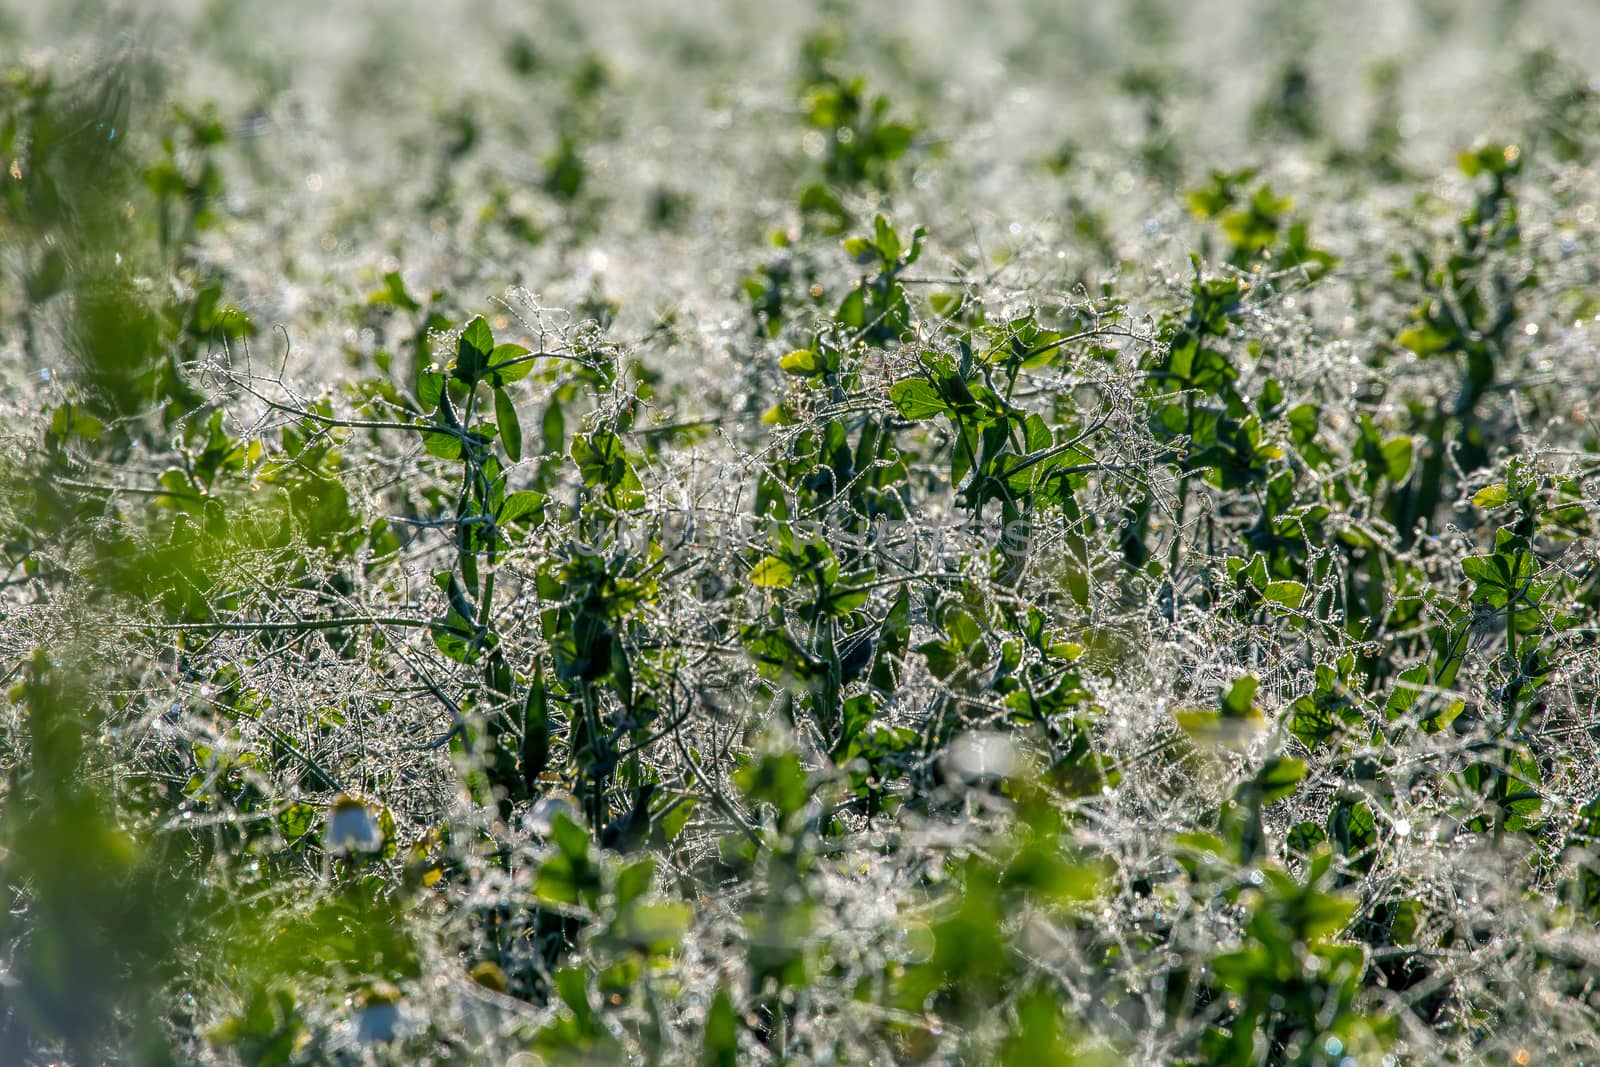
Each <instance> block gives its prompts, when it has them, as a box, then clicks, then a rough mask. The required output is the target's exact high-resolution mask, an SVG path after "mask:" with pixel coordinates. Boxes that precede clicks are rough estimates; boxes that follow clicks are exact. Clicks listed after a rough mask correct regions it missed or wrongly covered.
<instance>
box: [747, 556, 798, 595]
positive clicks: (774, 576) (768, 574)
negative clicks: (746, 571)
mask: <svg viewBox="0 0 1600 1067" xmlns="http://www.w3.org/2000/svg"><path fill="white" fill-rule="evenodd" d="M793 581H794V568H793V567H791V566H789V565H788V564H787V563H785V562H784V561H783V560H781V559H779V558H778V557H777V556H768V557H767V558H766V559H764V560H762V561H761V562H760V563H757V564H756V565H755V566H754V567H752V568H750V582H751V584H753V585H758V586H760V587H761V588H763V589H783V588H785V587H787V586H788V585H790V584H791V583H792V582H793Z"/></svg>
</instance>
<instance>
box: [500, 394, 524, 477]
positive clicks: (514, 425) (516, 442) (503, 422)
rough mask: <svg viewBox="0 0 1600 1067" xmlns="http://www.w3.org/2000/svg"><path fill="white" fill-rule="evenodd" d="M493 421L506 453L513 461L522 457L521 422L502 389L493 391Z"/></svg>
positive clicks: (515, 408)
mask: <svg viewBox="0 0 1600 1067" xmlns="http://www.w3.org/2000/svg"><path fill="white" fill-rule="evenodd" d="M494 421H495V423H496V425H498V426H499V427H500V440H501V442H502V443H503V444H504V445H505V446H506V455H508V456H510V457H511V459H512V461H513V462H515V461H517V460H520V459H521V458H522V423H521V422H519V421H518V420H517V406H516V405H515V404H513V403H512V402H511V398H510V397H509V396H507V395H506V391H505V390H504V389H496V390H495V391H494Z"/></svg>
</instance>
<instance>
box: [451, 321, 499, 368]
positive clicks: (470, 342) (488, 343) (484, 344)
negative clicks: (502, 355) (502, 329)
mask: <svg viewBox="0 0 1600 1067" xmlns="http://www.w3.org/2000/svg"><path fill="white" fill-rule="evenodd" d="M466 348H471V349H472V350H473V352H474V353H475V354H476V355H477V357H478V359H480V360H483V361H487V360H488V358H489V354H490V353H491V352H493V351H494V331H493V330H490V329H489V324H488V322H486V321H484V318H483V316H482V315H477V316H474V318H473V319H472V321H471V322H469V323H467V328H466V329H465V330H463V331H462V332H461V343H460V344H459V345H458V346H457V349H456V351H457V353H458V354H459V353H460V352H461V351H462V350H463V349H466Z"/></svg>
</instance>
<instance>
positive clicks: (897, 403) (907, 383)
mask: <svg viewBox="0 0 1600 1067" xmlns="http://www.w3.org/2000/svg"><path fill="white" fill-rule="evenodd" d="M889 402H890V403H891V404H893V405H894V407H895V410H896V411H898V412H899V413H900V415H901V417H903V418H907V419H929V418H932V417H933V416H935V415H938V414H940V413H941V412H945V411H949V410H950V406H949V405H948V404H946V403H945V402H944V400H943V399H942V398H941V397H940V396H939V391H938V390H937V389H935V388H934V386H933V383H932V382H930V381H928V380H927V379H926V378H907V379H905V380H904V381H898V382H895V383H894V384H893V385H891V386H889Z"/></svg>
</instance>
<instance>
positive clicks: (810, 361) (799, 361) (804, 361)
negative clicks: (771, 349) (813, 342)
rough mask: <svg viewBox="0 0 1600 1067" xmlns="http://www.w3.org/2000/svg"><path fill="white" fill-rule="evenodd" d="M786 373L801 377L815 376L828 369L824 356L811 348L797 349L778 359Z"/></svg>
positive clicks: (779, 364)
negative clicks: (823, 359)
mask: <svg viewBox="0 0 1600 1067" xmlns="http://www.w3.org/2000/svg"><path fill="white" fill-rule="evenodd" d="M778 366H780V367H782V368H783V369H784V371H785V372H786V373H789V374H793V375H795V376H797V377H800V378H815V377H817V376H819V375H820V374H822V372H823V371H824V370H826V369H827V366H826V364H824V363H823V361H822V357H821V356H820V355H818V354H817V353H816V352H815V351H813V350H811V349H809V348H800V349H796V350H795V351H793V352H790V353H789V354H788V355H787V356H784V357H783V358H782V359H780V360H779V361H778Z"/></svg>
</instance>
